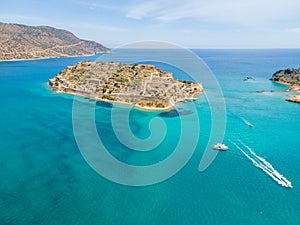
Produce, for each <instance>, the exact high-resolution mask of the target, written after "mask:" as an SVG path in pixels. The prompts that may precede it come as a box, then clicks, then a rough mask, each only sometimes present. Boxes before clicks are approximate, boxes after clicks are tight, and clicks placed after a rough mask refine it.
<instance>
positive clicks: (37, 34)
mask: <svg viewBox="0 0 300 225" xmlns="http://www.w3.org/2000/svg"><path fill="white" fill-rule="evenodd" d="M0 49H1V51H0V60H20V59H40V58H57V57H70V56H84V55H94V54H97V53H108V52H110V50H109V49H108V48H106V47H104V46H103V45H101V44H99V43H97V42H94V41H86V40H81V39H79V38H78V37H76V36H75V35H74V34H72V33H71V32H69V31H66V30H62V29H56V28H53V27H48V26H37V27H34V26H26V25H20V24H9V23H0Z"/></svg>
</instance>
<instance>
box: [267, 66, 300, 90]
mask: <svg viewBox="0 0 300 225" xmlns="http://www.w3.org/2000/svg"><path fill="white" fill-rule="evenodd" d="M270 80H272V81H274V82H278V83H281V84H286V85H289V86H300V69H285V70H279V71H277V72H276V73H274V74H273V76H272V77H271V78H270Z"/></svg>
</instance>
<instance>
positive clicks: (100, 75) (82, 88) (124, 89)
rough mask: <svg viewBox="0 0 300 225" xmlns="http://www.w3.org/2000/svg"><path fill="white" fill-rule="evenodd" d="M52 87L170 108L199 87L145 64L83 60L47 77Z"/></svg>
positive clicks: (141, 106) (193, 96)
mask: <svg viewBox="0 0 300 225" xmlns="http://www.w3.org/2000/svg"><path fill="white" fill-rule="evenodd" d="M49 84H50V86H51V88H52V90H53V91H54V92H56V93H65V94H71V95H76V96H82V97H85V98H89V99H93V100H97V101H104V102H117V103H123V104H130V105H133V106H134V107H136V108H139V109H145V110H170V109H172V108H173V107H174V106H175V105H176V103H178V102H183V101H192V100H196V99H197V95H199V94H201V93H202V91H203V88H202V85H201V84H200V83H195V82H191V81H181V80H176V79H174V78H173V75H172V73H171V72H165V71H163V70H161V69H159V68H156V67H155V66H154V65H149V64H133V65H131V64H124V63H120V62H91V61H83V62H79V63H77V64H76V65H74V66H68V67H67V68H65V69H64V70H63V71H62V72H60V73H59V74H57V75H56V76H55V77H54V78H52V79H50V80H49Z"/></svg>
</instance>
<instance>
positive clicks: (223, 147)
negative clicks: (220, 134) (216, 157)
mask: <svg viewBox="0 0 300 225" xmlns="http://www.w3.org/2000/svg"><path fill="white" fill-rule="evenodd" d="M213 149H214V150H219V151H226V150H228V146H227V145H225V144H221V143H217V144H215V145H214V147H213Z"/></svg>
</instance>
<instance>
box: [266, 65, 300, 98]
mask: <svg viewBox="0 0 300 225" xmlns="http://www.w3.org/2000/svg"><path fill="white" fill-rule="evenodd" d="M270 80H272V81H274V82H276V83H279V84H284V85H287V86H290V88H289V89H288V90H287V91H293V92H300V68H298V69H294V68H289V69H285V70H279V71H277V72H276V73H274V74H273V76H272V77H271V78H270ZM286 101H290V102H295V103H300V95H296V96H293V97H291V98H287V99H286Z"/></svg>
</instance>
